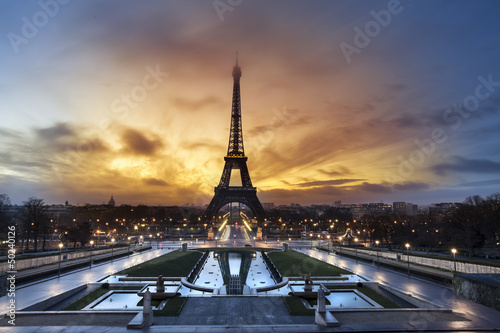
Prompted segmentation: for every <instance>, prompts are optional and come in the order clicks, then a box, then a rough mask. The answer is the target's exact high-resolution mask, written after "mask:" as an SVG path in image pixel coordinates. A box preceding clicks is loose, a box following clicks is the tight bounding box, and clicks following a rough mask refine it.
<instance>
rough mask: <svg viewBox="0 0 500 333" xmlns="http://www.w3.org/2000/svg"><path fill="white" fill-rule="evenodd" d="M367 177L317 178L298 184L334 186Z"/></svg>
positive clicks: (301, 185) (303, 185)
mask: <svg viewBox="0 0 500 333" xmlns="http://www.w3.org/2000/svg"><path fill="white" fill-rule="evenodd" d="M362 180H365V179H332V180H317V181H312V182H306V183H300V184H296V185H297V186H300V187H314V186H333V185H343V184H348V183H353V182H358V181H362Z"/></svg>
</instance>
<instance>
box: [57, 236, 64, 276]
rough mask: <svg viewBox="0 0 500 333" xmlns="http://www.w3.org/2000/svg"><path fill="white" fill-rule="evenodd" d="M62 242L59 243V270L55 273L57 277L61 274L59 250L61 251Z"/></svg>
mask: <svg viewBox="0 0 500 333" xmlns="http://www.w3.org/2000/svg"><path fill="white" fill-rule="evenodd" d="M62 247H63V244H62V243H60V244H59V272H58V273H57V277H60V276H61V251H62Z"/></svg>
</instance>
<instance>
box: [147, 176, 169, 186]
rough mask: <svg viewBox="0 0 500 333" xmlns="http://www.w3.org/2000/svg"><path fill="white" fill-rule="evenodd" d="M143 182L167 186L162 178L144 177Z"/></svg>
mask: <svg viewBox="0 0 500 333" xmlns="http://www.w3.org/2000/svg"><path fill="white" fill-rule="evenodd" d="M142 181H143V182H144V184H146V185H153V186H167V185H168V183H167V182H166V181H164V180H163V179H156V178H146V179H143V180H142Z"/></svg>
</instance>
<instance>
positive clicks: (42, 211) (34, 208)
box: [23, 197, 50, 250]
mask: <svg viewBox="0 0 500 333" xmlns="http://www.w3.org/2000/svg"><path fill="white" fill-rule="evenodd" d="M23 206H24V211H23V222H24V226H25V230H26V235H27V242H26V249H28V248H29V240H30V237H32V238H33V248H34V250H37V249H38V238H39V236H40V233H42V234H43V233H44V230H45V228H46V227H47V225H48V224H49V221H50V215H49V212H48V209H47V205H45V203H44V202H43V199H39V198H35V197H30V198H29V199H28V200H27V201H24V202H23ZM44 236H45V235H44Z"/></svg>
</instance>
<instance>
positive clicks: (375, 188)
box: [356, 182, 393, 193]
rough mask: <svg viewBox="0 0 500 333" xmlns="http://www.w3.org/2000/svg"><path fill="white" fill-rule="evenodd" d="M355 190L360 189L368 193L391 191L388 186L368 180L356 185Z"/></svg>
mask: <svg viewBox="0 0 500 333" xmlns="http://www.w3.org/2000/svg"><path fill="white" fill-rule="evenodd" d="M356 190H360V191H363V192H369V193H390V192H393V191H392V188H391V187H390V186H385V185H381V184H371V183H368V182H364V183H363V184H361V185H358V186H356Z"/></svg>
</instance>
